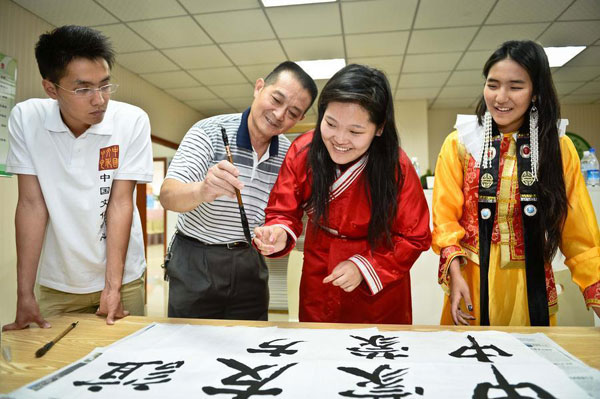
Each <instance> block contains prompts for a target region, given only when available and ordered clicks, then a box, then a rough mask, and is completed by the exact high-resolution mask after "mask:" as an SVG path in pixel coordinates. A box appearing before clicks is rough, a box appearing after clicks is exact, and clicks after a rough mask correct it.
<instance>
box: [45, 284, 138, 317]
mask: <svg viewBox="0 0 600 399" xmlns="http://www.w3.org/2000/svg"><path fill="white" fill-rule="evenodd" d="M101 293H102V291H98V292H91V293H89V294H71V293H69V292H63V291H58V290H54V289H52V288H48V287H44V286H43V285H40V297H39V298H38V304H39V306H40V312H41V313H42V316H43V317H50V316H54V315H57V314H60V313H96V310H98V306H100V294H101ZM144 293H145V285H144V277H143V276H142V277H140V278H138V279H137V280H133V281H132V282H130V283H127V284H124V285H123V286H121V302H123V308H124V309H125V310H128V311H129V313H130V314H131V315H132V316H144Z"/></svg>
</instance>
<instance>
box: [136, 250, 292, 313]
mask: <svg viewBox="0 0 600 399" xmlns="http://www.w3.org/2000/svg"><path fill="white" fill-rule="evenodd" d="M147 261H148V275H147V279H148V284H147V285H146V287H147V290H148V296H147V303H146V314H147V315H148V316H155V317H166V316H167V309H168V308H167V305H168V301H169V283H168V282H166V281H165V280H164V279H163V269H162V268H161V265H162V263H163V245H162V244H158V245H149V246H148V259H147ZM269 321H288V315H287V313H269Z"/></svg>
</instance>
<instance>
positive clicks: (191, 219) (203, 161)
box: [166, 109, 290, 244]
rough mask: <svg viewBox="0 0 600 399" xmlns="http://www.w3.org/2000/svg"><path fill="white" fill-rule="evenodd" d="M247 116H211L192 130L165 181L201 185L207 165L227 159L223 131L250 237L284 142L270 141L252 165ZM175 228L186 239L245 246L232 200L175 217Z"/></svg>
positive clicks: (253, 156) (282, 154)
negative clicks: (239, 188) (239, 183)
mask: <svg viewBox="0 0 600 399" xmlns="http://www.w3.org/2000/svg"><path fill="white" fill-rule="evenodd" d="M249 113H250V109H247V110H246V111H244V113H242V114H227V115H217V116H213V117H211V118H207V119H203V120H201V121H199V122H198V123H196V124H195V125H194V126H192V127H191V128H190V130H189V131H188V132H187V133H186V135H185V137H184V138H183V141H182V142H181V144H180V145H179V149H178V150H177V153H176V154H175V157H174V158H173V161H172V162H171V164H170V165H169V170H168V172H167V176H166V177H167V178H170V179H176V180H179V181H181V182H183V183H190V182H199V181H202V180H204V178H205V177H206V173H207V171H208V169H209V168H210V167H211V166H213V165H215V164H217V163H219V162H220V161H222V160H224V159H227V154H226V152H225V146H224V144H223V139H222V136H221V126H223V127H224V128H225V129H226V130H227V136H228V138H229V144H230V149H231V154H232V156H233V163H234V164H235V166H236V167H237V168H238V170H239V171H240V175H239V179H240V180H241V182H242V183H244V188H243V189H242V200H243V202H244V208H245V210H246V215H247V216H248V223H249V225H250V232H253V230H254V228H255V227H257V226H261V225H262V224H263V223H264V220H265V208H266V207H267V202H268V200H269V193H270V192H271V188H273V185H274V184H275V180H276V179H277V174H278V172H279V168H280V167H281V163H282V162H283V158H284V157H285V154H286V152H287V150H288V148H289V147H290V142H289V140H288V139H287V138H285V137H284V136H283V135H281V136H275V137H273V138H272V139H271V144H270V146H269V149H268V150H267V152H266V153H265V155H264V156H263V157H262V159H261V160H258V158H257V154H256V152H254V150H253V149H252V145H251V144H250V134H249V131H248V114H249ZM177 229H178V230H179V231H180V232H181V233H183V234H185V235H186V236H189V237H193V238H196V239H198V240H200V241H203V242H207V243H210V244H224V243H228V242H234V241H245V238H244V230H243V228H242V222H241V219H240V211H239V208H238V204H237V200H236V199H235V198H228V197H219V198H217V199H216V200H215V201H213V202H210V203H209V202H204V203H202V204H200V205H199V206H198V207H197V208H196V209H194V210H191V211H189V212H185V213H181V214H179V218H178V220H177Z"/></svg>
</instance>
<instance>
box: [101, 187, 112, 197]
mask: <svg viewBox="0 0 600 399" xmlns="http://www.w3.org/2000/svg"><path fill="white" fill-rule="evenodd" d="M108 194H110V187H100V195H108Z"/></svg>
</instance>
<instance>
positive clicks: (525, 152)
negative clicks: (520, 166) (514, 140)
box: [519, 144, 531, 158]
mask: <svg viewBox="0 0 600 399" xmlns="http://www.w3.org/2000/svg"><path fill="white" fill-rule="evenodd" d="M519 153H520V154H521V157H522V158H529V157H530V156H531V147H529V146H528V145H527V144H523V145H522V146H521V148H520V149H519Z"/></svg>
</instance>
